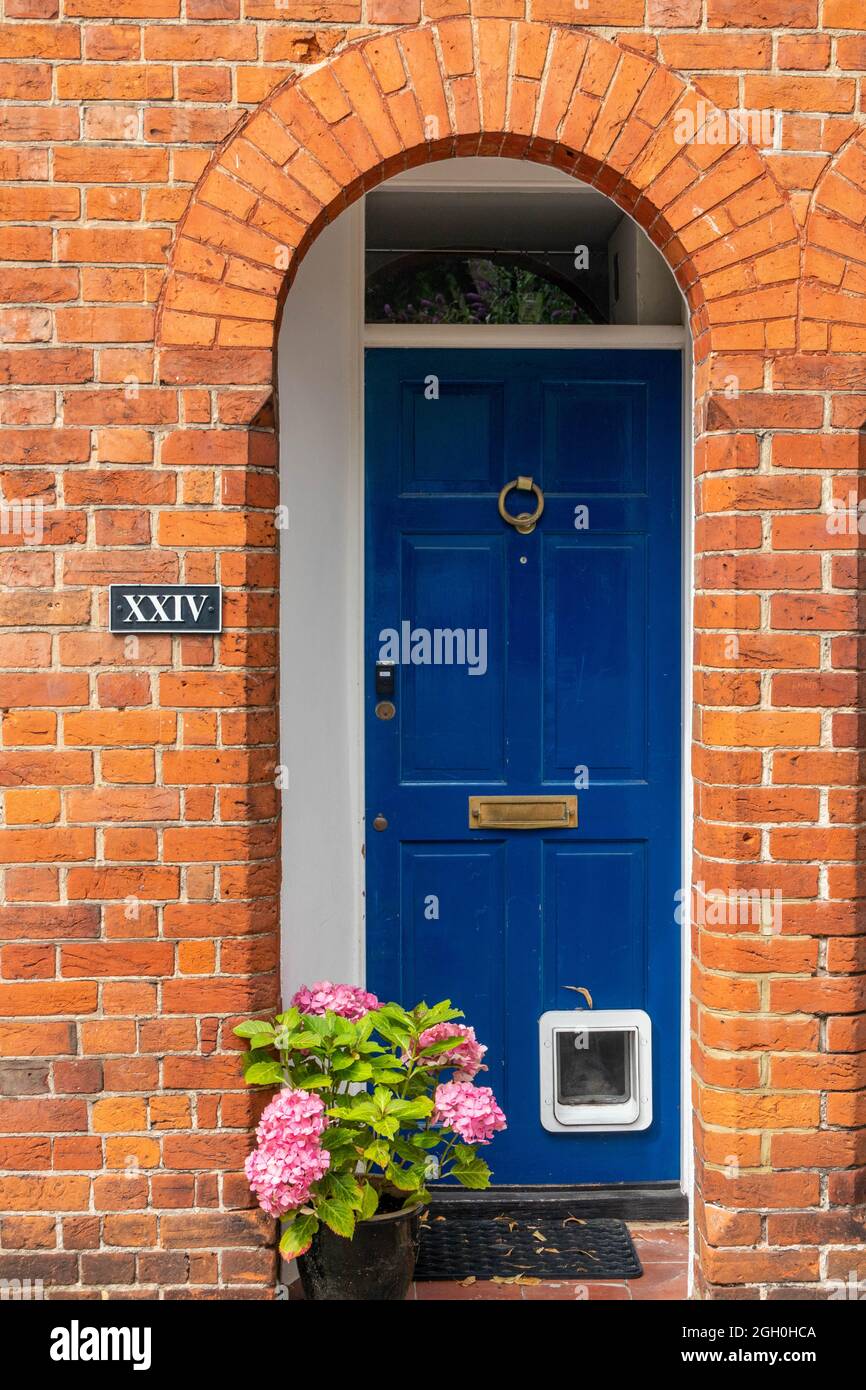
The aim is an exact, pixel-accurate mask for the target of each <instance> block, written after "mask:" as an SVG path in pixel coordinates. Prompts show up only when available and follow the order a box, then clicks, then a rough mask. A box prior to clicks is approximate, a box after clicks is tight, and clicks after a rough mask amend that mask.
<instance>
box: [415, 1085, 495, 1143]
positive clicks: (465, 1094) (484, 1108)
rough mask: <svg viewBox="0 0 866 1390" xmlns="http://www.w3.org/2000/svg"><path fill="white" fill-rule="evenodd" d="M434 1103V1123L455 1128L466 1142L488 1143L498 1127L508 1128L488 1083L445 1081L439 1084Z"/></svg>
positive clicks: (456, 1132)
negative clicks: (478, 1084) (474, 1083)
mask: <svg viewBox="0 0 866 1390" xmlns="http://www.w3.org/2000/svg"><path fill="white" fill-rule="evenodd" d="M433 1104H434V1107H435V1108H434V1110H433V1114H432V1116H431V1119H432V1122H433V1124H434V1125H442V1126H443V1127H444V1128H445V1129H453V1130H454V1132H455V1134H459V1135H460V1138H461V1139H462V1140H463V1141H464V1143H466V1144H489V1143H490V1140H491V1139H492V1138H493V1136H494V1134H495V1133H496V1131H497V1130H499V1129H505V1128H507V1126H506V1123H505V1116H504V1115H503V1113H502V1111H501V1110H500V1108H499V1106H498V1105H497V1104H496V1097H495V1096H494V1094H493V1092H492V1091H491V1089H490V1087H489V1086H473V1085H472V1083H471V1082H470V1081H446V1082H445V1083H444V1084H443V1085H441V1086H437V1087H436V1094H435V1095H434V1097H433Z"/></svg>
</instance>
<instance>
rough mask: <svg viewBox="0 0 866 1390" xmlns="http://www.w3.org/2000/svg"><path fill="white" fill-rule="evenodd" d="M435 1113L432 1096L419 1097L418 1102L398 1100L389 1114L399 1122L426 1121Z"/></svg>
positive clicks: (390, 1107)
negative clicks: (394, 1116)
mask: <svg viewBox="0 0 866 1390" xmlns="http://www.w3.org/2000/svg"><path fill="white" fill-rule="evenodd" d="M432 1112H433V1101H432V1100H431V1098H430V1096H419V1097H418V1099H417V1100H397V1099H396V1098H395V1099H394V1101H393V1102H392V1103H391V1105H390V1106H389V1113H390V1114H391V1115H396V1116H397V1118H398V1119H399V1120H425V1119H426V1118H427V1116H428V1115H430V1114H432Z"/></svg>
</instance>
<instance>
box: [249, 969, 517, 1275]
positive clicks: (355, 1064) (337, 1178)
mask: <svg viewBox="0 0 866 1390" xmlns="http://www.w3.org/2000/svg"><path fill="white" fill-rule="evenodd" d="M462 1017H463V1014H462V1013H461V1012H460V1011H459V1010H458V1009H454V1008H452V1007H451V1002H450V1000H447V999H446V1000H443V1001H442V1002H441V1003H439V1004H436V1005H434V1006H433V1007H432V1008H428V1006H427V1005H426V1004H418V1005H417V1006H416V1007H415V1008H414V1009H411V1010H407V1009H403V1008H401V1007H400V1005H399V1004H381V1003H380V1002H379V1000H378V999H377V998H376V997H375V995H373V994H368V993H367V992H366V991H365V990H361V989H357V988H355V987H354V986H352V985H334V984H331V982H330V981H328V980H323V981H321V982H320V983H318V984H315V985H313V986H311V988H309V989H308V988H307V987H306V986H304V987H303V988H302V989H300V990H298V992H297V994H296V995H295V996H294V999H293V1000H292V1005H291V1008H289V1009H288V1010H286V1012H285V1013H281V1014H278V1015H277V1017H276V1018H274V1019H273V1020H271V1021H267V1020H264V1019H250V1020H249V1021H248V1022H246V1023H241V1024H239V1025H238V1026H237V1027H236V1028H235V1030H234V1031H235V1033H236V1034H237V1035H238V1037H241V1038H244V1039H246V1040H247V1041H248V1043H249V1048H250V1050H249V1051H248V1052H246V1053H245V1054H244V1059H243V1061H244V1079H245V1081H246V1082H247V1083H248V1084H249V1085H251V1086H269V1087H273V1086H279V1087H280V1088H281V1089H280V1091H279V1093H278V1094H277V1095H276V1096H275V1097H274V1099H273V1100H271V1102H270V1103H269V1104H268V1105H267V1106H266V1107H265V1109H264V1111H263V1113H262V1117H261V1120H260V1122H259V1125H258V1128H257V1130H256V1139H257V1145H256V1148H255V1149H254V1150H253V1152H252V1153H251V1154H250V1155H249V1157H248V1158H247V1161H246V1165H245V1171H246V1175H247V1179H248V1181H249V1184H250V1187H251V1188H252V1190H253V1192H254V1193H255V1194H256V1197H257V1198H258V1201H259V1204H260V1205H261V1206H262V1207H263V1209H264V1210H265V1211H267V1212H268V1213H270V1215H271V1216H276V1217H279V1218H280V1220H281V1221H282V1224H283V1232H282V1238H281V1240H280V1249H281V1250H282V1252H283V1254H284V1255H286V1256H287V1257H289V1258H291V1257H293V1256H296V1255H302V1254H303V1253H304V1251H305V1250H308V1249H309V1247H310V1243H311V1241H312V1239H313V1236H314V1235H315V1233H316V1231H317V1230H318V1228H319V1224H320V1222H321V1223H324V1225H326V1226H328V1227H329V1228H330V1229H331V1230H332V1231H334V1232H335V1233H336V1234H337V1235H339V1236H344V1237H347V1238H351V1237H352V1235H354V1232H355V1225H356V1223H357V1222H358V1221H363V1220H367V1219H369V1218H370V1217H371V1216H374V1215H375V1213H376V1211H377V1210H378V1208H379V1203H380V1200H382V1198H383V1196H384V1195H385V1194H386V1193H393V1194H397V1197H398V1202H399V1203H402V1205H403V1206H405V1207H411V1206H415V1205H416V1204H417V1203H418V1202H423V1201H426V1200H427V1198H428V1195H429V1194H428V1192H427V1183H428V1181H430V1180H431V1179H433V1178H437V1179H438V1178H446V1177H453V1178H455V1179H456V1180H457V1181H458V1182H460V1183H462V1184H463V1186H464V1187H470V1188H483V1187H487V1186H489V1183H490V1169H489V1168H488V1166H487V1164H486V1163H485V1162H484V1160H483V1159H482V1158H481V1157H480V1155H479V1154H478V1146H479V1145H483V1144H488V1143H489V1142H490V1140H491V1139H492V1138H493V1135H494V1134H495V1133H496V1132H497V1130H501V1129H505V1116H504V1115H503V1113H502V1111H501V1110H500V1108H499V1106H498V1105H497V1103H496V1100H495V1098H494V1095H493V1092H492V1091H491V1089H490V1087H489V1086H477V1085H476V1084H475V1077H476V1076H477V1075H478V1073H479V1072H482V1071H485V1070H486V1067H485V1066H484V1062H483V1058H484V1054H485V1052H486V1051H487V1049H486V1048H485V1047H483V1046H482V1045H481V1043H479V1042H478V1041H477V1039H476V1037H475V1032H474V1030H473V1029H472V1028H469V1027H466V1026H464V1025H463V1024H461V1023H457V1022H456V1021H455V1020H456V1019H459V1018H462Z"/></svg>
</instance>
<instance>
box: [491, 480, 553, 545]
mask: <svg viewBox="0 0 866 1390" xmlns="http://www.w3.org/2000/svg"><path fill="white" fill-rule="evenodd" d="M513 489H516V490H517V491H518V492H534V493H535V496H536V497H537V499H538V506H537V507H536V509H535V511H534V512H518V514H517V516H512V515H511V513H510V512H509V511H506V509H505V499H506V497H507V496H508V494H509V492H511V491H512V490H513ZM543 511H544V493H543V492H542V491H541V488H540V487H539V486H538V483H534V482H533V481H532V479H531V478H524V477H523V476H521V477H519V478H512V479H511V482H510V483H506V484H505V487H504V488H503V489H502V491H501V492H500V494H499V515H500V516H501V517H502V520H503V521H507V522H508V524H509V526H514V527H515V528H516V529H517V530H518V531H519V532H520V534H521V535H522V536H528V535H529V533H530V531H534V530H535V523H536V522H537V521H538V520H539V519H540V517H541V513H542V512H543Z"/></svg>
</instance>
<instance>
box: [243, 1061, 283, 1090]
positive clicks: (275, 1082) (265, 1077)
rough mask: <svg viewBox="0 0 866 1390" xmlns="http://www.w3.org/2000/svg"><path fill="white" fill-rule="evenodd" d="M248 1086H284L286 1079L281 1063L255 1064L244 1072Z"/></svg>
mask: <svg viewBox="0 0 866 1390" xmlns="http://www.w3.org/2000/svg"><path fill="white" fill-rule="evenodd" d="M244 1081H246V1083H247V1085H248V1086H283V1085H285V1077H284V1076H283V1069H282V1067H281V1066H280V1064H279V1062H253V1064H252V1066H250V1067H247V1068H246V1070H245V1072H244Z"/></svg>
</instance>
